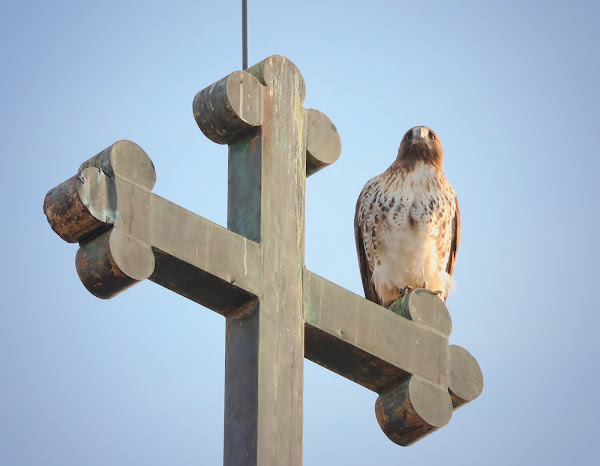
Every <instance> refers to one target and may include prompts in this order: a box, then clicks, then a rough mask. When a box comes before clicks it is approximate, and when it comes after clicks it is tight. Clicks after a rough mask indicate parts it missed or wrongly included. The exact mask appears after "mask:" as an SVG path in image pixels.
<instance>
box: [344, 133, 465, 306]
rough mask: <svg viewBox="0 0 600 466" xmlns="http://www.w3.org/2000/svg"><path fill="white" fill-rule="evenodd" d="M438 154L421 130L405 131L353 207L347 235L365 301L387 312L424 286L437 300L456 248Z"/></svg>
mask: <svg viewBox="0 0 600 466" xmlns="http://www.w3.org/2000/svg"><path fill="white" fill-rule="evenodd" d="M443 158H444V150H443V149H442V145H441V143H440V140H439V138H438V136H437V134H435V132H433V131H432V130H431V129H429V128H427V127H426V126H415V127H414V128H411V129H409V130H408V131H407V132H406V134H405V135H404V137H403V138H402V142H401V143H400V149H398V156H397V157H396V160H395V161H394V163H392V165H390V167H389V168H388V169H387V170H386V171H385V172H383V173H382V174H381V175H379V176H376V177H375V178H373V179H371V180H369V181H368V182H367V184H366V185H365V187H364V188H363V190H362V192H361V193H360V196H359V197H358V201H357V202H356V215H355V217H354V233H355V236H356V249H357V253H358V262H359V265H360V273H361V276H362V283H363V288H364V290H365V297H366V298H367V299H369V300H371V301H374V302H376V303H378V304H381V305H382V306H385V307H389V306H390V305H391V304H392V303H393V302H394V301H396V300H397V299H399V298H401V297H402V296H403V295H404V294H405V293H406V292H407V291H409V290H410V289H414V288H423V287H425V288H429V289H430V290H433V291H436V292H437V291H439V293H438V294H440V297H441V298H442V299H443V300H444V301H445V300H446V299H447V297H448V291H449V289H450V285H451V284H452V274H453V272H454V265H455V264H456V253H457V251H458V245H459V243H460V212H459V210H458V201H457V200H456V194H455V192H454V189H453V188H452V186H451V185H450V183H448V180H446V177H445V176H444V173H443V172H442V161H443Z"/></svg>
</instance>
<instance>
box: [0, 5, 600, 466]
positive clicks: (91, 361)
mask: <svg viewBox="0 0 600 466" xmlns="http://www.w3.org/2000/svg"><path fill="white" fill-rule="evenodd" d="M240 4H241V2H239V1H238V0H236V1H221V2H206V1H202V0H195V1H177V0H174V1H170V2H166V1H164V2H159V1H149V0H148V1H128V0H120V1H113V0H106V1H103V2H74V1H65V0H57V1H53V2H42V1H38V0H31V1H21V2H11V3H8V2H3V4H2V7H1V10H0V39H1V40H0V50H1V55H0V56H1V58H2V74H1V75H0V82H1V83H2V89H3V92H2V96H1V97H0V99H1V102H2V105H1V107H0V108H1V112H2V113H1V117H0V118H1V120H0V128H2V130H1V131H2V142H3V144H2V149H3V158H2V160H3V163H4V170H3V175H2V183H1V184H0V186H1V188H0V189H1V190H2V198H3V199H5V214H4V216H3V219H4V227H3V228H2V230H1V233H0V235H1V239H2V244H4V245H5V246H4V248H5V252H4V260H3V264H4V267H3V268H2V272H1V273H2V280H1V283H2V285H1V286H2V294H3V296H4V299H3V305H2V310H1V311H0V466H50V465H56V466H81V465H85V466H100V465H102V466H106V465H114V466H122V465H128V466H130V465H144V466H161V465H173V466H187V465H197V464H207V465H212V464H221V461H222V443H223V441H222V435H223V434H222V433H223V386H224V341H225V340H224V336H225V335H224V330H225V325H224V322H225V321H224V319H223V318H222V317H221V316H218V315H216V314H214V313H213V312H211V311H209V310H206V309H204V308H201V307H199V306H198V305H196V304H194V303H192V302H190V301H188V300H186V299H184V298H183V297H181V296H179V295H176V294H174V293H172V292H170V291H168V290H166V289H163V288H161V287H159V286H158V285H156V284H154V283H151V282H149V281H146V282H143V283H140V284H138V285H136V286H135V287H133V288H131V289H129V290H127V291H126V292H125V293H123V294H121V295H119V296H117V297H116V298H114V299H112V300H108V301H102V300H99V299H97V298H95V297H93V296H92V295H91V294H89V293H88V292H87V291H86V290H85V288H84V287H83V286H82V285H81V283H80V282H79V279H78V277H77V273H76V271H75V267H74V257H75V253H76V250H77V247H76V246H75V245H72V244H67V243H65V242H63V241H62V240H61V239H60V238H59V237H58V236H56V235H55V234H54V233H53V232H52V230H51V229H50V228H49V226H48V224H47V221H46V218H45V216H44V214H43V212H42V203H43V199H44V195H45V194H46V192H47V191H48V190H49V189H50V188H52V187H54V186H56V185H57V184H59V183H61V182H62V181H64V180H66V179H67V178H69V177H70V176H72V175H74V174H75V173H76V171H77V169H78V167H79V165H80V164H81V163H82V162H83V161H85V160H87V159H88V158H90V157H91V156H93V155H95V154H96V153H98V152H99V151H101V150H102V149H104V148H106V147H108V146H109V145H111V144H112V143H114V142H115V141H117V140H120V139H130V140H132V141H135V142H136V143H137V144H139V145H140V146H141V147H142V148H144V150H145V151H146V152H147V153H148V154H149V156H150V157H151V159H152V160H153V163H154V165H155V167H156V172H157V178H158V179H157V184H156V187H155V188H154V192H155V193H157V194H159V195H160V196H162V197H165V198H167V199H169V200H171V201H173V202H176V203H177V204H180V205H182V206H183V207H185V208H187V209H190V210H192V211H194V212H196V213H198V214H200V215H202V216H203V217H206V218H208V219H210V220H212V221H214V222H217V223H219V224H221V225H225V224H226V183H227V155H226V154H227V151H226V148H225V147H223V146H218V145H216V144H213V143H211V142H210V141H208V140H207V139H206V138H205V137H204V136H203V135H202V133H201V132H200V130H199V129H198V128H197V126H196V123H195V122H194V119H193V116H192V110H191V108H192V99H193V97H194V95H195V94H196V92H198V91H199V90H201V89H203V88H204V87H206V86H208V85H210V84H212V83H213V82H215V81H217V80H218V79H220V78H222V77H224V76H226V75H228V74H229V73H231V72H233V71H235V70H237V69H239V68H240V66H241V53H240V42H241V39H240ZM249 4H250V5H249V9H250V63H251V64H253V63H256V62H258V61H260V60H262V59H263V58H266V57H267V56H269V55H272V54H280V55H284V56H286V57H287V58H289V59H290V60H292V61H293V62H294V63H295V64H296V65H297V66H298V68H299V69H300V71H301V72H302V74H303V76H304V80H305V82H306V88H307V92H306V102H305V107H307V108H316V109H319V110H321V111H323V112H324V113H325V114H327V115H328V116H329V117H330V118H331V120H332V121H333V122H334V124H335V125H336V127H337V129H338V131H339V133H340V135H341V138H342V145H343V150H342V156H341V158H340V160H339V161H338V162H336V163H335V164H334V165H332V166H331V167H328V168H327V169H325V170H323V171H322V172H320V173H318V174H316V175H315V176H313V177H311V178H310V179H309V180H308V183H307V208H306V212H307V218H306V222H307V223H306V265H307V267H308V268H309V269H310V270H312V271H313V272H315V273H317V274H319V275H321V276H323V277H325V278H327V279H328V280H330V281H332V282H335V283H337V284H339V285H340V286H343V287H345V288H347V289H349V290H351V291H353V292H355V293H358V294H360V295H362V294H363V293H362V286H361V282H360V276H359V272H358V264H357V260H356V253H355V246H354V236H353V235H354V233H353V215H354V205H355V201H356V198H357V196H358V194H359V192H360V190H361V188H362V186H363V185H364V183H365V182H366V181H367V180H368V179H369V178H371V177H373V176H375V175H377V174H379V173H381V172H382V171H383V170H385V168H387V166H388V165H389V164H390V163H391V162H392V161H393V159H394V157H395V155H396V151H397V148H398V145H399V142H400V139H401V137H402V135H403V134H404V132H405V131H406V130H407V129H408V128H410V127H412V126H415V125H421V124H424V125H427V126H430V127H431V128H433V129H434V130H435V131H436V132H437V133H438V134H439V136H440V138H441V141H442V143H443V145H444V150H445V161H444V171H445V173H446V176H447V178H448V179H449V180H450V182H451V183H452V184H453V186H454V188H455V190H456V192H457V194H458V199H459V203H460V208H461V216H462V243H461V248H460V251H459V254H458V261H457V266H456V273H455V279H456V282H457V289H456V291H455V292H454V294H452V295H451V296H450V298H449V299H448V307H449V310H450V313H451V315H452V320H453V331H452V335H451V338H450V340H451V343H455V344H458V345H460V346H463V347H464V348H466V349H467V350H468V351H470V352H471V353H472V354H473V355H474V356H475V357H476V358H477V359H478V361H479V364H480V365H481V368H482V371H483V374H484V379H485V387H484V391H483V393H482V395H481V396H480V397H479V398H478V399H477V400H475V401H474V402H473V403H471V404H469V405H467V406H465V407H464V408H462V409H460V410H458V411H457V412H455V413H454V415H453V418H452V420H451V421H450V423H449V424H448V426H446V427H444V428H443V429H441V430H440V431H438V432H436V433H434V434H433V435H431V436H429V437H427V438H425V439H424V440H422V441H421V442H419V443H417V444H416V445H414V446H411V447H408V448H403V447H399V446H397V445H395V444H393V443H392V442H390V441H389V440H388V439H387V438H386V437H385V435H384V434H383V432H382V431H381V430H380V428H379V426H378V424H377V421H376V418H375V415H374V403H375V399H376V394H374V393H372V392H370V391H369V390H367V389H365V388H363V387H360V386H358V385H356V384H354V383H352V382H350V381H348V380H346V379H344V378H342V377H340V376H338V375H336V374H334V373H331V372H329V371H327V370H325V369H323V368H321V367H319V366H317V365H315V364H313V363H311V362H309V361H306V363H305V403H304V408H305V411H304V464H306V465H319V466H320V465H328V464H345V465H348V466H358V465H388V464H390V465H391V464H411V466H417V465H432V464H443V465H444V466H454V465H456V466H458V465H460V466H474V465H492V466H494V465H503V466H504V465H506V464H514V465H532V464H543V465H549V466H554V465H562V464H570V465H583V466H586V465H595V464H600V451H599V449H598V446H597V444H596V440H597V438H598V435H599V434H600V428H599V427H598V418H599V415H600V407H599V403H598V388H597V387H598V383H599V380H598V375H597V372H598V369H599V366H600V344H599V342H598V336H597V333H598V328H599V326H600V317H599V313H598V298H597V290H598V263H599V259H600V254H599V252H598V248H597V246H596V241H597V239H598V230H599V228H598V227H599V222H598V211H599V200H600V185H599V182H598V173H599V169H600V163H599V161H598V160H599V158H600V154H599V153H598V149H597V146H596V144H597V140H598V134H599V133H598V122H599V121H598V120H599V119H598V108H600V92H599V91H598V83H599V82H600V65H599V52H598V44H600V28H599V27H598V23H599V20H600V2H598V1H570V2H566V1H562V2H558V1H548V2H541V1H527V0H526V1H519V2H517V1H504V2H498V1H496V2H491V1H469V2H466V1H456V2H443V1H431V2H426V3H410V2H397V1H383V0H372V1H370V2H346V1H341V0H332V1H328V2H324V1H323V0H305V1H303V2H300V1H298V2H282V1H276V0H263V1H259V0H250V1H249Z"/></svg>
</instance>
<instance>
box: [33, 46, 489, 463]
mask: <svg viewBox="0 0 600 466" xmlns="http://www.w3.org/2000/svg"><path fill="white" fill-rule="evenodd" d="M304 95H305V85H304V80H303V78H302V75H301V74H300V72H299V71H298V69H297V68H296V66H295V65H294V64H293V63H292V62H290V61H289V60H287V59H286V58H284V57H280V56H272V57H269V58H267V59H266V60H264V61H262V62H260V63H258V64H257V65H255V66H253V67H251V68H249V69H248V70H246V71H236V72H234V73H232V74H230V75H229V76H227V77H225V78H223V79H221V80H220V81H218V82H217V83H215V84H213V85H212V86H209V87H207V88H206V89H204V90H202V91H200V92H199V93H198V94H197V95H196V97H195V98H194V105H193V108H194V118H195V119H196V122H197V123H198V126H199V127H200V129H201V130H202V131H203V132H204V134H205V135H206V136H207V137H208V138H209V139H211V140H213V141H215V142H217V143H220V144H228V146H229V155H228V157H229V181H228V182H229V198H228V215H227V217H228V218H227V227H228V228H227V229H225V228H222V227H220V226H218V225H215V224H214V223H212V222H209V221H208V220H206V219H204V218H202V217H200V216H198V215H196V214H194V213H192V212H189V211H187V210H185V209H183V208H181V207H179V206H177V205H175V204H172V203H171V202H169V201H167V200H165V199H163V198H161V197H159V196H157V195H155V194H153V193H152V188H153V186H154V182H155V180H156V176H155V172H154V167H153V165H152V162H151V161H150V159H149V157H148V156H147V155H146V153H145V152H144V151H143V150H142V149H141V148H140V147H139V146H137V145H136V144H135V143H133V142H130V141H119V142H117V143H115V144H113V145H112V146H110V147H108V148H107V149H105V150H104V151H102V152H101V153H100V154H98V155H96V156H95V157H92V158H91V159H90V160H88V161H87V162H85V163H84V164H82V166H81V167H80V169H79V171H78V173H77V174H76V175H75V176H74V177H72V178H70V179H69V180H67V181H66V182H65V183H63V184H61V185H59V186H57V187H56V188H55V189H54V190H51V191H50V192H49V193H48V195H47V196H46V199H45V201H44V211H45V213H46V215H47V217H48V221H49V223H50V225H51V226H52V228H53V229H54V231H56V232H57V233H58V234H59V235H60V236H61V237H62V238H63V239H64V240H65V241H70V242H79V243H80V249H79V251H78V253H77V271H78V273H79V276H80V278H81V280H82V282H83V283H84V285H85V286H86V287H87V289H88V290H89V291H90V292H92V293H93V294H95V295H96V296H98V297H101V298H110V297H112V296H114V295H116V294H117V293H119V292H121V291H123V290H125V289H126V288H128V287H130V286H132V285H134V284H136V283H138V282H139V281H141V280H144V279H146V278H149V279H150V280H152V281H154V282H156V283H158V284H160V285H162V286H165V287H167V288H169V289H171V290H173V291H175V292H177V293H180V294H182V295H183V296H186V297H188V298H189V299H192V300H194V301H195V302H198V303H200V304H202V305H204V306H206V307H208V308H210V309H212V310H214V311H216V312H218V313H220V314H222V315H224V316H225V317H226V318H227V327H226V328H227V343H226V371H225V372H226V388H225V392H226V393H225V416H226V422H225V447H224V464H226V465H258V464H260V465H280V464H288V465H296V466H297V465H300V464H301V463H302V393H303V358H304V357H307V358H309V359H311V360H313V361H315V362H317V363H318V364H321V365H323V366H324V367H327V368H329V369H331V370H333V371H335V372H337V373H339V374H340V375H342V376H344V377H347V378H348V379H350V380H353V381H355V382H357V383H359V384H361V385H363V386H365V387H367V388H369V389H370V390H373V391H375V392H377V393H378V394H379V395H380V396H379V398H378V400H377V403H376V415H377V419H378V421H379V423H380V425H381V427H382V429H383V431H384V432H385V433H386V435H387V436H388V437H389V438H390V439H391V440H393V441H394V442H396V443H399V444H401V445H408V444H410V443H413V442H415V441H417V440H418V439H420V438H422V437H423V436H425V435H427V434H428V433H431V432H432V431H434V430H436V429H438V428H440V427H442V426H443V425H445V424H446V423H447V422H448V421H449V420H450V417H451V415H452V410H453V409H456V408H458V407H459V406H461V405H463V404H464V403H467V402H469V401H471V400H473V399H474V398H476V397H477V396H478V395H479V393H480V392H481V390H482V387H483V379H482V377H481V371H480V370H479V366H478V365H477V361H476V360H475V359H474V358H473V357H472V356H471V355H470V354H469V353H468V352H467V351H466V350H464V349H463V348H460V347H458V346H455V345H449V344H448V337H449V335H450V331H451V321H450V316H449V314H448V311H447V309H446V307H445V305H444V303H443V302H442V301H441V300H440V299H439V298H437V297H436V296H435V295H433V294H432V293H429V292H427V291H425V290H416V291H415V292H413V293H410V294H409V295H408V296H407V297H406V298H404V299H403V300H401V301H399V302H397V303H395V305H394V306H393V307H392V309H391V311H392V312H390V310H388V309H384V308H382V307H380V306H378V305H376V304H374V303H372V302H369V301H367V300H365V299H363V298H361V297H359V296H357V295H355V294H353V293H351V292H349V291H347V290H344V289H342V288H340V287H339V286H337V285H334V284H333V283H330V282H328V281H327V280H325V279H323V278H321V277H319V276H317V275H315V274H313V273H311V272H309V271H307V270H306V269H305V268H304V218H305V212H304V208H305V202H304V199H305V189H306V188H305V186H306V183H305V182H306V177H307V176H310V175H311V174H313V173H316V172H317V171H318V170H320V169H322V168H324V167H326V166H328V165H330V164H331V163H333V162H335V161H336V160H337V159H338V157H339V155H340V152H341V143H340V139H339V135H338V134H337V131H336V129H335V126H333V124H332V123H331V121H330V120H329V118H327V117H326V116H325V115H324V114H322V113H321V112H319V111H317V110H313V109H305V108H304V107H303V102H304Z"/></svg>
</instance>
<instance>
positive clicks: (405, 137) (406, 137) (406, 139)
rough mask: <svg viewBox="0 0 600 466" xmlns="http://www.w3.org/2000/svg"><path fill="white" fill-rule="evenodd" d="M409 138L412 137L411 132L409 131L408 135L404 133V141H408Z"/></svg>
mask: <svg viewBox="0 0 600 466" xmlns="http://www.w3.org/2000/svg"><path fill="white" fill-rule="evenodd" d="M411 137H412V130H411V131H409V132H408V133H406V135H405V136H404V140H405V141H409V140H410V138H411Z"/></svg>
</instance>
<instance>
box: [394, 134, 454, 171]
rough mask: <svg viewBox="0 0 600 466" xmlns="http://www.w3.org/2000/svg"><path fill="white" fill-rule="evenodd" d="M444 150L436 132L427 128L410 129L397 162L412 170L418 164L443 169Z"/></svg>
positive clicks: (402, 143)
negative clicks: (421, 163) (427, 164)
mask: <svg viewBox="0 0 600 466" xmlns="http://www.w3.org/2000/svg"><path fill="white" fill-rule="evenodd" d="M443 160H444V149H442V143H441V142H440V138H439V137H438V135H437V134H435V131H433V130H432V129H430V128H428V127H427V126H415V127H414V128H411V129H409V130H408V131H407V132H406V134H405V135H404V137H403V138H402V142H401V143H400V148H399V149H398V157H397V158H396V161H397V162H399V163H400V165H401V166H402V167H403V168H406V169H412V168H413V167H414V165H415V164H416V163H417V162H420V161H422V162H425V163H429V164H431V165H434V166H436V167H437V168H438V169H440V170H441V169H442V162H443Z"/></svg>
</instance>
